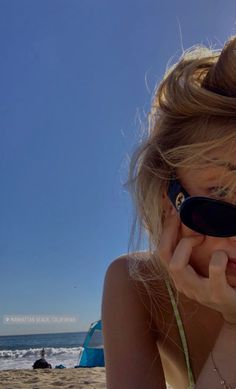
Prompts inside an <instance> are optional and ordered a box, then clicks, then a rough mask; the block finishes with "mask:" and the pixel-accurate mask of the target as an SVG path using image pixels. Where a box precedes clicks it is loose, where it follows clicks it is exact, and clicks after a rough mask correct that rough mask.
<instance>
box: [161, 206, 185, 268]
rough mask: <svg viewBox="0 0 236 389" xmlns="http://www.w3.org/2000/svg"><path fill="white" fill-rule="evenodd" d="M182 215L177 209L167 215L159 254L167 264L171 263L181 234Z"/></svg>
mask: <svg viewBox="0 0 236 389" xmlns="http://www.w3.org/2000/svg"><path fill="white" fill-rule="evenodd" d="M179 228H180V217H179V215H178V213H177V212H176V211H174V212H172V213H171V214H169V216H167V217H166V219H165V221H164V224H163V230H162V234H161V238H160V243H159V247H158V251H159V256H160V258H161V260H163V261H164V262H165V264H166V265H168V264H169V262H170V260H171V257H172V255H173V252H174V249H175V247H176V245H177V238H178V235H179Z"/></svg>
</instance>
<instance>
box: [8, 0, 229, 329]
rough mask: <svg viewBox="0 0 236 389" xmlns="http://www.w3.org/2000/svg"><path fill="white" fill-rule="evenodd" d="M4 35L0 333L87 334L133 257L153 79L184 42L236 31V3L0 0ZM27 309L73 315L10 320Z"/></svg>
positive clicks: (219, 40) (220, 38) (218, 39)
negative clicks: (108, 288) (120, 263)
mask: <svg viewBox="0 0 236 389" xmlns="http://www.w3.org/2000/svg"><path fill="white" fill-rule="evenodd" d="M0 29H1V31H0V52H1V56H0V134H1V135H0V139H1V142H0V176H1V191H0V216H1V217H0V237H1V238H0V261H1V273H0V295H1V304H0V335H5V334H23V333H40V332H63V331H86V330H87V329H88V327H89V325H90V323H91V322H92V321H95V320H97V319H99V318H100V315H101V298H102V288H103V281H104V275H105V271H106V269H107V267H108V265H109V263H110V262H111V261H112V260H113V259H115V258H116V257H117V256H119V255H121V254H123V253H125V252H126V251H127V247H128V240H129V234H130V228H131V221H132V206H131V202H130V199H129V195H128V193H127V192H126V191H125V190H124V188H123V187H122V183H123V182H124V180H125V178H126V173H127V163H128V156H129V155H130V153H131V152H132V150H133V149H134V147H135V145H136V144H137V141H138V136H139V135H138V134H139V131H140V121H141V122H144V121H145V120H146V114H147V112H148V110H149V107H150V101H151V96H152V93H153V89H154V87H155V84H156V83H157V82H158V81H160V80H161V78H162V76H163V74H164V71H165V68H166V64H167V62H168V61H169V60H170V59H171V58H172V57H173V59H172V62H176V61H177V59H178V57H179V56H180V55H181V52H182V46H183V48H184V49H187V48H188V47H190V46H192V45H194V44H196V43H203V44H206V45H209V44H213V45H214V46H215V48H220V47H221V45H222V44H223V42H224V41H225V40H226V39H227V38H228V37H229V36H230V35H232V34H234V33H235V1H234V0H232V1H230V0H228V1H227V2H222V0H221V1H220V0H208V1H205V0H198V1H189V0H182V1H180V0H179V1H173V0H166V1H160V0H155V1H154V0H138V1H137V0H135V1H134V0H120V1H119V2H117V1H113V0H99V1H98V0H63V1H62V0H34V1H32V0H27V1H26V0H21V1H19V0H0ZM27 314H28V315H57V316H60V315H62V316H64V315H68V316H70V317H71V316H73V317H76V322H75V323H73V324H65V323H64V324H63V325H62V324H60V325H59V324H55V325H46V324H40V325H39V324H37V325H31V324H29V323H22V324H20V325H19V324H17V325H16V324H6V323H5V322H4V317H5V316H4V315H27Z"/></svg>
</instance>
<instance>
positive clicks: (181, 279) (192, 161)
mask: <svg viewBox="0 0 236 389" xmlns="http://www.w3.org/2000/svg"><path fill="white" fill-rule="evenodd" d="M127 185H128V187H129V189H130V192H131V194H132V196H133V201H134V204H135V206H136V209H137V217H138V220H139V223H140V231H142V230H143V231H145V232H146V233H147V236H148V240H149V249H148V250H147V251H145V252H135V251H134V252H129V253H127V254H125V255H122V256H121V257H119V258H117V259H115V260H114V261H113V262H112V263H111V264H110V266H109V268H108V270H107V272H106V277H105V281H104V291H103V301H102V323H103V335H104V350H105V364H106V375H107V389H116V388H117V389H118V388H119V389H154V388H155V389H164V388H166V387H167V386H166V382H168V384H170V385H171V386H172V387H173V388H174V389H184V388H194V387H195V388H197V389H199V388H201V389H211V388H214V389H218V388H232V389H233V388H234V389H235V388H236V368H235V364H236V362H235V361H236V206H235V204H236V37H231V38H230V39H229V40H228V41H227V42H226V43H225V45H224V47H223V49H222V50H212V49H209V48H207V47H205V46H200V45H199V46H194V47H193V48H191V49H189V50H187V51H186V52H185V53H184V54H183V55H182V56H181V58H180V59H179V61H178V63H177V64H175V65H173V66H172V67H171V68H170V69H168V71H167V72H166V74H165V75H164V77H163V80H162V81H161V82H160V84H159V86H158V88H156V91H155V93H154V97H153V101H152V108H151V112H150V115H149V126H148V131H147V136H146V138H145V139H144V140H143V142H142V143H141V144H140V145H139V147H138V148H137V150H136V151H135V152H134V154H133V156H132V159H131V164H130V174H129V179H128V182H127Z"/></svg>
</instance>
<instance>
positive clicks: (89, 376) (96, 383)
mask: <svg viewBox="0 0 236 389" xmlns="http://www.w3.org/2000/svg"><path fill="white" fill-rule="evenodd" d="M60 387H61V388H63V389H75V388H76V389H85V388H86V389H106V373H105V367H92V368H78V369H73V368H71V369H70V368H67V369H36V370H33V369H32V370H30V369H25V370H0V389H29V388H30V389H52V388H53V389H55V388H60ZM167 389H171V387H170V386H169V385H168V384H167Z"/></svg>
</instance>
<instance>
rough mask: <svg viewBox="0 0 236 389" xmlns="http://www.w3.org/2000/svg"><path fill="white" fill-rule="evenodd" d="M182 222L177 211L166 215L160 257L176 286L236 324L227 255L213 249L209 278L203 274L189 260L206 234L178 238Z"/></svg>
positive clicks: (235, 301)
mask: <svg viewBox="0 0 236 389" xmlns="http://www.w3.org/2000/svg"><path fill="white" fill-rule="evenodd" d="M180 224H181V223H180V218H179V215H178V214H177V212H176V211H175V210H174V211H173V212H172V213H171V214H170V215H168V216H167V217H166V220H165V223H164V227H163V232H162V236H161V239H160V244H159V255H160V259H161V261H162V262H163V264H164V265H165V267H166V268H167V270H168V272H169V274H170V276H171V278H172V279H173V282H174V284H175V286H176V289H177V290H178V291H179V292H181V293H184V294H185V295H186V296H187V297H189V298H190V299H193V300H196V301H197V302H199V303H200V304H202V305H205V306H207V307H209V308H212V309H214V310H216V311H218V312H220V313H221V314H222V316H223V318H224V320H226V321H228V322H230V323H235V324H236V288H232V287H231V286H230V285H229V284H228V282H227V279H226V274H225V270H226V266H227V262H228V257H227V254H226V253H225V252H224V251H221V250H216V251H214V252H213V254H212V256H211V261H210V263H209V278H207V277H202V276H200V275H199V274H198V273H196V271H195V270H194V268H193V267H192V266H191V265H190V264H189V260H190V256H191V253H192V249H193V247H195V246H197V245H199V244H201V243H202V242H203V241H204V239H205V237H204V236H203V235H200V234H197V233H196V235H192V236H189V237H185V238H182V239H180V240H179V230H180ZM194 234H195V233H194Z"/></svg>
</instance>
